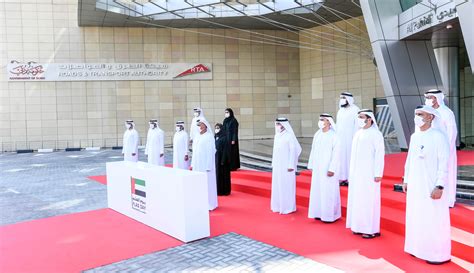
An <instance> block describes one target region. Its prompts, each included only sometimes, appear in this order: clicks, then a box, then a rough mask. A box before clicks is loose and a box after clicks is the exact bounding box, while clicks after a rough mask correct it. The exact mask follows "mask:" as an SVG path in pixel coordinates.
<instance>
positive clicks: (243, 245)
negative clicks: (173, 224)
mask: <svg viewBox="0 0 474 273" xmlns="http://www.w3.org/2000/svg"><path fill="white" fill-rule="evenodd" d="M84 272H86V273H101V272H282V273H289V272H321V273H333V272H342V271H340V270H338V269H336V268H333V267H330V266H327V265H324V264H321V263H318V262H316V261H313V260H311V259H307V258H305V257H303V256H299V255H296V254H294V253H291V252H289V251H286V250H284V249H281V248H277V247H274V246H271V245H268V244H265V243H262V242H259V241H256V240H253V239H250V238H248V237H245V236H242V235H239V234H236V233H227V234H224V235H221V236H217V237H213V238H209V239H203V240H200V241H196V242H192V243H188V244H185V245H181V246H178V247H174V248H170V249H167V250H163V251H158V252H154V253H151V254H146V255H143V256H139V257H135V258H131V259H128V260H124V261H120V262H117V263H113V264H109V265H105V266H101V267H97V268H93V269H89V270H86V271H84Z"/></svg>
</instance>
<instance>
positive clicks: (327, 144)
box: [308, 129, 341, 222]
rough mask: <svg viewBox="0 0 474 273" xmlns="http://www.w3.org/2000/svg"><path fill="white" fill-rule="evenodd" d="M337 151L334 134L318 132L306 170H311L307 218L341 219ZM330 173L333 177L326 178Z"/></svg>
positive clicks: (330, 131)
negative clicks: (329, 172)
mask: <svg viewBox="0 0 474 273" xmlns="http://www.w3.org/2000/svg"><path fill="white" fill-rule="evenodd" d="M338 165H339V150H338V142H337V136H336V132H335V131H334V130H332V129H331V130H329V131H327V132H323V131H322V130H319V131H317V132H316V134H315V135H314V138H313V145H312V147H311V154H310V156H309V161H308V169H311V170H313V173H312V176H311V191H310V197H309V207H308V218H321V220H323V221H328V222H332V221H336V220H337V219H339V218H341V196H340V192H339V179H338V177H337V173H338ZM328 171H331V172H333V173H334V176H332V177H329V176H327V172H328Z"/></svg>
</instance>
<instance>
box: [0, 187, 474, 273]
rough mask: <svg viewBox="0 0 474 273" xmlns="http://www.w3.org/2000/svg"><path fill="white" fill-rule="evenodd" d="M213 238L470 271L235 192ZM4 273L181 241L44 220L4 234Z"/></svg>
mask: <svg viewBox="0 0 474 273" xmlns="http://www.w3.org/2000/svg"><path fill="white" fill-rule="evenodd" d="M219 203H220V207H219V208H218V209H217V210H216V211H213V212H212V213H211V235H212V236H217V235H220V234H223V233H227V232H230V231H233V232H237V233H240V234H243V235H245V236H248V237H250V238H253V239H256V240H259V241H263V242H265V243H268V244H271V245H274V246H277V247H280V248H284V249H287V250H289V251H292V252H294V253H297V254H300V255H303V256H306V257H308V258H311V259H313V260H315V261H318V262H321V263H324V264H327V265H330V266H332V267H336V268H339V269H342V270H344V271H346V272H450V273H457V272H469V270H468V266H469V264H468V263H467V262H466V261H463V260H460V259H458V258H453V262H452V263H449V264H445V265H442V266H431V265H428V264H426V263H425V262H423V261H420V260H418V259H415V258H413V257H411V256H409V255H408V254H405V253H404V252H403V240H404V238H403V237H402V236H400V235H398V234H395V233H391V232H389V231H382V232H383V234H382V236H381V237H380V238H377V239H374V240H364V239H362V238H361V237H359V236H354V235H352V233H351V232H350V231H349V230H347V229H346V228H345V227H344V221H338V222H336V223H334V224H323V223H321V222H317V221H314V220H311V219H307V218H306V217H307V209H306V208H304V207H298V211H297V212H296V213H293V214H290V215H279V214H275V213H272V212H270V210H269V206H270V203H269V200H268V199H267V198H262V197H257V196H252V195H248V194H244V193H240V192H234V193H233V194H232V195H231V196H228V197H220V198H219ZM0 239H1V242H2V243H1V248H0V253H1V254H0V272H9V273H14V272H48V273H50V272H80V271H81V270H85V269H88V268H92V267H97V266H100V265H104V264H109V263H113V262H117V261H120V260H123V259H127V258H132V257H135V256H138V255H142V254H145V253H150V252H153V251H159V250H162V249H166V248H169V247H173V246H177V245H180V244H181V243H180V242H178V241H177V240H175V239H173V238H170V237H168V236H166V235H164V234H162V233H160V232H158V231H155V230H153V229H151V228H149V227H147V226H145V225H143V224H140V223H138V222H136V221H134V220H131V219H129V218H127V217H125V216H122V215H120V214H118V213H116V212H114V211H112V210H109V209H102V210H97V211H90V212H85V213H77V214H70V215H64V216H58V217H52V218H45V219H40V220H35V221H29V222H24V223H19V224H14V225H8V226H3V227H0Z"/></svg>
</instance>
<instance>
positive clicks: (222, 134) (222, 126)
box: [214, 123, 225, 139]
mask: <svg viewBox="0 0 474 273" xmlns="http://www.w3.org/2000/svg"><path fill="white" fill-rule="evenodd" d="M216 127H219V129H221V130H220V131H219V133H217V134H215V135H214V138H216V139H217V138H222V137H223V136H225V134H224V133H225V130H224V125H222V124H220V123H216V125H215V126H214V129H215V128H216Z"/></svg>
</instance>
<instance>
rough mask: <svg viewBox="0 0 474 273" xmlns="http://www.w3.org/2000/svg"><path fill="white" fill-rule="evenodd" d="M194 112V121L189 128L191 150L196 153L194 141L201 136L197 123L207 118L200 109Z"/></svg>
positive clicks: (195, 109)
mask: <svg viewBox="0 0 474 273" xmlns="http://www.w3.org/2000/svg"><path fill="white" fill-rule="evenodd" d="M193 111H194V112H193V115H194V116H193V120H192V121H191V125H190V126H189V142H190V143H191V149H192V150H193V152H194V139H195V138H196V137H197V136H199V127H197V126H196V124H197V121H198V120H199V119H206V117H204V112H203V111H202V109H201V108H199V107H198V108H194V109H193Z"/></svg>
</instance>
